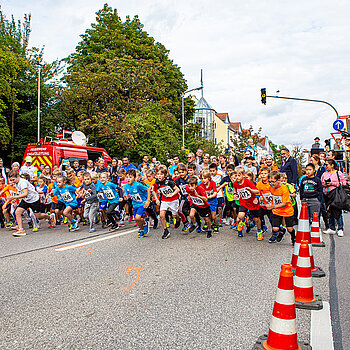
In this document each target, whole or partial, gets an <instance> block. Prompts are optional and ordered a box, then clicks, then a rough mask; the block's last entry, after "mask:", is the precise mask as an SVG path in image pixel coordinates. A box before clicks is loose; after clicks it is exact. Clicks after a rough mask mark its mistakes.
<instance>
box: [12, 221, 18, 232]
mask: <svg viewBox="0 0 350 350" xmlns="http://www.w3.org/2000/svg"><path fill="white" fill-rule="evenodd" d="M11 230H16V231H17V230H18V225H17V224H16V223H13V224H12V225H11Z"/></svg>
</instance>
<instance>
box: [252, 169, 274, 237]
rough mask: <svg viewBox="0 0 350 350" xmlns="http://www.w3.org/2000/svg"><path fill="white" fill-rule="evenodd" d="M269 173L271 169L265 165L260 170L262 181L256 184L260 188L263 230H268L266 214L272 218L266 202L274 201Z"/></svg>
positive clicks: (269, 218)
mask: <svg viewBox="0 0 350 350" xmlns="http://www.w3.org/2000/svg"><path fill="white" fill-rule="evenodd" d="M269 173H270V169H269V168H268V167H263V168H261V170H260V181H258V183H257V184H256V188H257V189H258V190H259V195H260V197H259V200H260V220H261V225H262V230H263V232H266V231H267V226H266V224H265V216H266V217H267V218H268V220H269V221H270V220H271V210H269V209H267V208H266V204H268V203H272V202H273V198H272V195H271V191H270V184H269Z"/></svg>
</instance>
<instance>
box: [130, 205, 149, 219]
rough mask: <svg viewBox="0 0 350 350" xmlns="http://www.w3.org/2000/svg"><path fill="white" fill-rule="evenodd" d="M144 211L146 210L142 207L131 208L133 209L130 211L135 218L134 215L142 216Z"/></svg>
mask: <svg viewBox="0 0 350 350" xmlns="http://www.w3.org/2000/svg"><path fill="white" fill-rule="evenodd" d="M146 210H147V209H146V208H145V207H144V206H143V205H142V206H140V207H137V208H135V207H133V209H132V214H133V215H134V217H135V216H136V215H140V216H144V215H145V212H146Z"/></svg>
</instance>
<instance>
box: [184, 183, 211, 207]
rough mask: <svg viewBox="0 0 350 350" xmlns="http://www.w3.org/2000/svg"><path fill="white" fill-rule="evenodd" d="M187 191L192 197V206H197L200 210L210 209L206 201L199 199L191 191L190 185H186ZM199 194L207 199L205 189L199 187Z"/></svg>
mask: <svg viewBox="0 0 350 350" xmlns="http://www.w3.org/2000/svg"><path fill="white" fill-rule="evenodd" d="M186 191H187V193H188V195H189V197H190V205H193V204H194V205H196V206H197V207H199V208H208V207H209V203H208V202H207V201H204V200H203V199H202V198H199V197H197V196H196V195H195V193H194V191H190V189H189V187H188V185H186ZM196 191H197V193H198V194H199V195H200V196H202V197H205V198H207V194H206V192H205V189H204V188H203V187H201V186H197V189H196Z"/></svg>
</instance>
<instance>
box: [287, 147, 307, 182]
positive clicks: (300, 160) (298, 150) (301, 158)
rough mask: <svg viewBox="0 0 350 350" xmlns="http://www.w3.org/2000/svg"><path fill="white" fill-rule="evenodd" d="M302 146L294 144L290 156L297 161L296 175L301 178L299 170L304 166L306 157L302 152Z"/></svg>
mask: <svg viewBox="0 0 350 350" xmlns="http://www.w3.org/2000/svg"><path fill="white" fill-rule="evenodd" d="M303 150H304V149H303V146H302V145H301V144H294V145H293V148H292V150H291V156H292V157H293V158H294V159H295V160H296V161H297V164H298V173H299V176H301V169H302V168H303V167H304V166H305V165H306V161H307V157H306V154H305V153H304V152H303Z"/></svg>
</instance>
